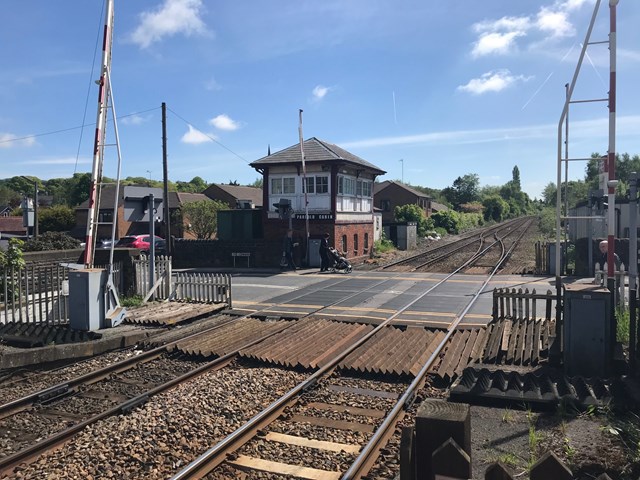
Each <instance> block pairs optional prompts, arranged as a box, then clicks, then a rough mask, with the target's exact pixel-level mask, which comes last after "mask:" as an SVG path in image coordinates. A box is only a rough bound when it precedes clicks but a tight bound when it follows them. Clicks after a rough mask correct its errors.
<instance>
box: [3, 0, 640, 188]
mask: <svg viewBox="0 0 640 480" xmlns="http://www.w3.org/2000/svg"><path fill="white" fill-rule="evenodd" d="M595 2H596V0H540V1H532V0H519V1H513V0H482V1H478V0H446V1H440V2H436V1H434V0H426V1H425V0H404V1H402V2H398V1H397V0H396V1H392V0H349V1H344V0H323V1H317V0H315V1H311V0H300V1H296V2H291V1H284V0H270V1H268V2H265V1H258V0H245V1H233V2H229V1H212V0H136V1H132V0H127V1H122V0H115V8H114V9H115V26H114V43H113V57H112V67H111V77H112V88H113V98H114V102H113V104H114V107H115V108H114V109H113V110H114V111H115V112H116V117H117V127H118V133H119V143H120V149H121V154H122V177H123V178H124V177H127V176H134V177H145V178H151V179H154V180H161V179H162V127H161V109H160V106H161V104H162V102H165V103H166V105H167V150H168V159H169V160H168V170H169V178H170V180H172V181H177V180H182V181H189V180H191V179H192V178H193V177H196V176H199V177H201V178H203V179H204V180H206V181H207V182H209V183H229V182H231V181H238V182H240V183H241V184H249V183H252V182H253V181H255V180H256V179H257V178H259V177H260V175H259V174H258V172H256V171H255V170H254V169H253V168H251V167H250V166H249V163H251V162H253V161H255V160H258V159H259V158H262V157H263V156H265V155H266V154H267V151H268V148H270V149H271V152H276V151H278V150H280V149H283V148H287V147H289V146H291V145H294V144H296V143H297V142H298V127H299V114H298V112H299V110H300V109H302V110H303V126H302V128H303V135H304V138H305V139H306V138H310V137H317V138H319V139H322V140H325V141H328V142H331V143H334V144H337V145H339V146H341V147H343V148H345V149H347V150H349V151H350V152H352V153H354V154H356V155H358V156H360V157H361V158H363V159H365V160H367V161H369V162H371V163H373V164H375V165H376V166H378V167H380V168H381V169H383V170H385V171H386V172H387V173H386V175H384V176H382V177H379V178H380V180H401V181H404V182H405V183H408V184H411V185H420V186H425V187H430V188H437V189H441V188H445V187H447V186H451V185H452V184H453V182H454V180H455V179H456V178H457V177H459V176H463V175H466V174H469V173H475V174H478V176H479V178H480V185H481V186H493V185H502V184H504V183H506V182H507V181H509V180H511V178H512V170H513V167H514V166H517V167H518V169H519V171H520V178H521V183H522V187H523V190H525V191H526V192H527V193H528V194H529V195H530V196H531V197H532V198H534V197H538V198H539V197H540V196H541V192H542V190H543V189H544V187H545V186H546V185H547V184H548V183H549V182H555V181H556V175H557V174H556V172H557V148H558V123H559V120H560V116H561V113H562V108H563V106H564V101H565V95H566V89H565V84H567V83H569V82H571V80H572V78H573V75H574V72H575V70H576V66H577V62H578V57H579V54H580V51H581V49H582V43H583V42H584V39H585V35H586V32H587V29H588V26H589V22H590V19H591V16H592V14H593V12H594V6H595ZM3 7H4V8H3V13H2V15H1V16H0V66H1V67H0V178H10V177H12V176H16V175H34V176H37V177H39V178H41V179H50V178H60V177H70V176H72V175H73V174H74V173H78V172H90V171H91V165H92V152H93V136H94V129H95V121H96V112H97V95H98V88H97V85H96V84H95V80H96V79H97V78H98V77H99V65H100V60H101V51H100V50H101V44H100V42H101V38H102V28H103V24H104V19H103V17H102V15H103V9H104V2H103V0H64V1H55V2H52V1H45V0H20V1H18V0H9V1H7V2H5V4H3ZM617 12H618V22H617V32H618V33H617V46H618V49H617V68H616V71H617V105H616V107H617V108H616V109H617V134H616V151H618V152H627V153H630V154H632V155H633V154H640V135H639V132H640V95H639V94H638V88H637V85H638V78H640V29H638V27H637V26H638V25H639V24H640V1H638V0H621V1H620V2H619V5H618V7H617ZM608 33H609V2H608V1H607V0H602V4H601V7H600V9H599V13H598V16H597V19H596V23H595V26H594V30H593V34H592V36H591V42H599V41H606V40H607V39H608ZM586 52H587V53H586V56H585V59H584V62H583V65H582V69H581V71H580V74H579V75H578V77H577V83H576V87H575V89H574V92H573V96H572V99H573V100H593V99H603V98H606V97H607V94H608V91H609V50H608V47H607V45H606V44H596V45H590V46H589V47H588V48H587V50H586ZM569 118H570V122H569V157H570V158H585V157H588V156H590V155H591V154H592V153H593V152H599V153H601V154H604V153H606V151H607V148H608V109H607V102H590V103H576V104H572V105H571V106H570V109H569ZM83 126H84V127H83ZM113 134H114V128H113V123H112V120H111V118H110V121H109V124H108V128H107V143H108V144H109V145H113V144H114V143H115V137H114V135H113ZM116 165H117V150H116V149H115V148H114V147H107V148H106V149H105V160H104V174H105V175H106V176H110V177H115V176H116ZM585 165H586V164H585V163H584V162H580V161H576V162H570V164H569V178H570V179H577V178H583V176H584V168H585Z"/></svg>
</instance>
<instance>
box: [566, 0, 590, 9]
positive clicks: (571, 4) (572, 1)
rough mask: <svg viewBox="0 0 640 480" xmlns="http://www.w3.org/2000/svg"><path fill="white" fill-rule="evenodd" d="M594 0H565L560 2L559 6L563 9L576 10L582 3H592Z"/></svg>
mask: <svg viewBox="0 0 640 480" xmlns="http://www.w3.org/2000/svg"><path fill="white" fill-rule="evenodd" d="M593 1H594V0H565V1H564V2H560V8H561V9H563V10H577V9H579V8H581V7H582V5H584V4H592V3H593Z"/></svg>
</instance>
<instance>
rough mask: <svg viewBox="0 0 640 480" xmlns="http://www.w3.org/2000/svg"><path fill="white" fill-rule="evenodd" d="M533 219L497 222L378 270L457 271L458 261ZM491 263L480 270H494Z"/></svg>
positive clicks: (513, 231) (512, 233)
mask: <svg viewBox="0 0 640 480" xmlns="http://www.w3.org/2000/svg"><path fill="white" fill-rule="evenodd" d="M533 221H534V218H533V217H523V218H517V219H514V220H511V221H509V222H504V223H501V224H498V225H494V226H492V227H490V228H487V229H484V230H482V231H481V232H475V233H473V234H469V235H467V236H465V237H463V238H461V239H459V240H457V241H455V242H452V243H448V244H446V245H439V246H437V247H435V248H432V249H429V250H427V251H426V252H420V253H418V254H416V255H412V256H410V257H407V258H403V259H402V260H398V261H396V262H393V263H390V264H388V265H385V266H383V267H380V268H379V269H378V270H386V271H404V272H415V271H420V272H426V271H453V270H455V269H456V267H457V265H460V264H461V263H464V261H465V259H466V258H468V257H469V256H470V255H473V254H474V253H477V252H480V251H481V250H482V249H483V248H484V246H485V244H486V242H487V240H488V239H491V238H496V239H497V238H503V239H504V238H506V237H508V236H513V235H514V233H515V232H520V231H523V232H524V231H526V229H527V228H529V226H530V225H531V224H532V223H533ZM523 229H524V230H523ZM521 237H522V235H519V238H521ZM493 257H494V259H497V258H499V256H497V255H493ZM481 258H482V257H478V258H477V259H476V262H475V263H478V261H479V260H480V259H481ZM491 264H492V263H488V265H487V267H488V268H486V269H485V271H483V272H479V273H485V272H486V271H490V266H491Z"/></svg>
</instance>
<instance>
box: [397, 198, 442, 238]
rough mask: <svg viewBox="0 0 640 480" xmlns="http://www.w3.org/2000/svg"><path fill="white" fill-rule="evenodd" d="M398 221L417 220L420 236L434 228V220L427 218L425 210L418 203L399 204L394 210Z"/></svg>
mask: <svg viewBox="0 0 640 480" xmlns="http://www.w3.org/2000/svg"><path fill="white" fill-rule="evenodd" d="M393 213H394V216H395V219H396V222H416V224H417V233H418V236H420V237H424V236H426V235H427V232H428V231H429V230H431V229H433V221H431V220H430V219H428V218H427V216H426V215H425V213H424V210H423V209H422V208H420V207H419V206H418V205H416V204H408V205H402V206H397V207H396V208H395V210H394V212H393Z"/></svg>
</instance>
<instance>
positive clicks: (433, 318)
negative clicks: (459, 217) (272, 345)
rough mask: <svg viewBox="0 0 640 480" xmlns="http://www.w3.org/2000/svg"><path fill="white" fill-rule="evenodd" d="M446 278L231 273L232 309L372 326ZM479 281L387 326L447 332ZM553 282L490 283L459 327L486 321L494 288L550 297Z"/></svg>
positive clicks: (444, 289)
mask: <svg viewBox="0 0 640 480" xmlns="http://www.w3.org/2000/svg"><path fill="white" fill-rule="evenodd" d="M446 276H447V275H446V274H443V273H398V272H373V271H360V272H358V271H354V272H352V273H351V274H348V275H345V274H340V273H335V274H325V273H318V271H317V270H316V269H314V270H298V271H297V272H286V273H277V274H272V273H250V272H247V273H234V274H232V295H233V309H234V310H238V311H240V312H242V313H254V312H259V315H264V316H269V317H283V318H297V317H301V316H304V315H307V314H309V313H312V312H314V311H316V310H318V309H319V308H321V307H326V306H328V305H330V306H329V307H328V308H326V309H324V310H322V312H319V315H320V316H322V317H326V318H331V319H334V320H339V321H347V322H358V323H371V324H378V323H380V322H382V321H383V320H385V319H386V318H388V317H389V316H391V315H392V314H394V313H395V312H397V311H398V310H400V309H402V308H403V307H405V306H406V305H407V304H408V303H410V302H411V301H412V300H415V299H416V298H417V297H418V296H419V295H421V294H422V293H424V292H425V291H426V290H428V289H429V288H432V287H433V286H434V285H436V283H437V282H438V281H440V280H442V279H443V278H444V277H446ZM485 279H486V276H484V275H456V276H454V277H452V278H451V279H449V280H448V281H447V282H446V283H444V284H442V285H439V286H438V287H436V288H435V289H434V290H433V291H431V292H430V293H429V294H428V295H426V296H425V297H423V298H421V299H420V300H418V301H417V302H415V303H413V304H412V305H411V306H410V307H408V308H407V309H406V310H404V311H403V312H402V313H400V314H399V315H398V316H397V317H396V318H395V319H394V322H393V323H394V324H396V325H416V326H423V327H430V328H447V327H448V326H449V325H450V324H451V323H452V322H453V321H454V320H455V319H456V317H457V316H458V315H459V314H460V313H461V312H462V311H463V310H464V309H465V307H466V306H467V304H468V302H469V301H470V300H471V299H472V298H473V296H474V295H475V294H476V292H477V291H478V289H479V288H480V287H481V286H482V284H483V282H484V281H485ZM554 281H555V280H554V278H553V277H534V276H520V275H501V276H499V277H494V279H493V280H492V281H491V282H490V283H489V284H488V285H487V286H486V287H485V288H484V290H483V291H482V293H481V294H480V296H479V299H478V301H476V303H475V304H474V305H473V307H472V308H471V310H470V311H469V312H468V313H467V315H466V316H465V318H464V319H463V321H462V322H461V325H460V326H461V327H463V328H464V327H479V326H485V325H487V324H488V323H489V322H490V321H491V318H492V317H491V313H492V307H493V290H494V289H495V288H510V289H511V288H515V289H520V288H521V289H522V290H524V289H528V290H529V291H530V292H531V291H532V290H534V289H535V290H536V292H537V293H539V294H542V293H545V292H546V291H547V290H551V291H554V288H555V287H554ZM358 292H360V293H358ZM354 294H355V295H354ZM341 299H344V300H341ZM336 302H337V303H336Z"/></svg>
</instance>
